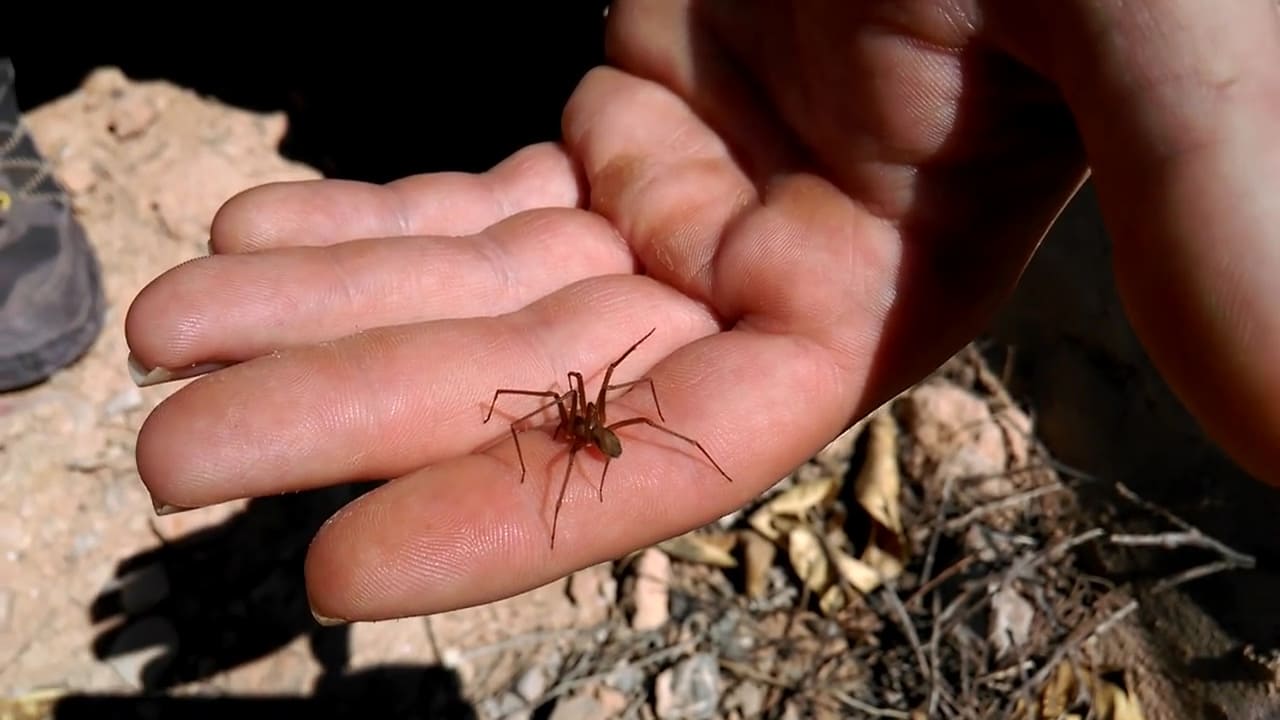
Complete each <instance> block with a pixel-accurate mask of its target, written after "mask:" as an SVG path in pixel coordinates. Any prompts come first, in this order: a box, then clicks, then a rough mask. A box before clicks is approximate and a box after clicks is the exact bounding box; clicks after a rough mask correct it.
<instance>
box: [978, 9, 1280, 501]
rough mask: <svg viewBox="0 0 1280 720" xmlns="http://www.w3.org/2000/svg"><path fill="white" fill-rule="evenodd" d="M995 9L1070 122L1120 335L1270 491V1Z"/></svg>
mask: <svg viewBox="0 0 1280 720" xmlns="http://www.w3.org/2000/svg"><path fill="white" fill-rule="evenodd" d="M1001 6H1002V7H1004V6H1008V9H1009V10H1010V11H1011V12H1008V13H1007V14H1008V15H1011V16H1013V17H1011V18H1005V21H1006V22H1007V23H1008V25H1009V26H1010V27H1011V28H1014V29H1017V30H1019V31H1023V32H1024V35H1025V36H1026V37H1038V38H1042V39H1043V41H1042V42H1039V43H1036V44H1035V45H1034V46H1033V47H1027V48H1025V49H1024V50H1023V52H1024V53H1025V54H1026V56H1027V57H1029V58H1031V61H1032V62H1037V63H1039V64H1041V65H1042V66H1043V67H1044V68H1045V70H1046V72H1048V73H1052V74H1053V75H1054V76H1055V79H1057V80H1058V81H1059V82H1060V83H1061V85H1062V88H1063V94H1064V95H1065V96H1066V97H1067V99H1068V101H1069V102H1070V103H1071V105H1072V106H1073V108H1074V109H1075V110H1076V114H1077V116H1078V117H1079V125H1080V130H1081V132H1082V134H1083V135H1084V137H1085V139H1086V142H1087V144H1088V146H1089V149H1090V156H1091V161H1092V164H1093V168H1094V182H1095V184H1096V185H1097V188H1098V193H1099V199H1100V202H1101V205H1102V209H1103V213H1104V216H1105V218H1106V220H1107V222H1108V228H1109V230H1110V232H1111V233H1112V235H1113V236H1114V238H1115V253H1114V259H1115V264H1116V273H1117V283H1118V287H1119V290H1120V292H1121V295H1122V296H1123V298H1124V300H1125V304H1126V307H1127V308H1129V311H1130V313H1131V319H1132V322H1133V325H1134V329H1135V330H1136V331H1137V333H1138V335H1139V336H1140V337H1141V338H1142V339H1143V341H1144V343H1145V345H1146V347H1147V349H1148V351H1149V352H1150V354H1151V356H1152V359H1153V361H1154V362H1155V364H1156V366H1157V367H1159V368H1160V370H1161V372H1162V373H1163V374H1164V376H1165V378H1166V379H1168V380H1169V382H1170V385H1171V386H1172V387H1173V389H1174V390H1175V391H1176V392H1177V393H1178V394H1179V396H1180V397H1181V398H1182V400H1183V401H1184V402H1185V403H1186V404H1187V405H1188V407H1189V409H1190V410H1191V411H1192V412H1193V413H1195V415H1196V416H1197V418H1198V419H1199V420H1200V421H1201V422H1202V423H1203V424H1204V426H1205V428H1206V430H1207V431H1208V433H1209V435H1210V436H1212V437H1213V438H1215V439H1216V440H1217V441H1218V442H1219V443H1221V444H1222V446H1223V447H1224V448H1225V449H1227V450H1228V451H1229V452H1231V453H1232V454H1233V455H1234V456H1235V459H1236V460H1237V461H1239V462H1240V463H1241V464H1242V465H1243V466H1244V467H1245V468H1246V469H1247V470H1250V471H1252V472H1254V473H1256V474H1257V475H1258V476H1259V477H1260V478H1262V479H1264V480H1268V481H1270V482H1272V483H1275V484H1280V470H1278V468H1280V374H1277V371H1276V368H1278V367H1280V314H1277V313H1276V312H1275V308H1276V307H1277V306H1280V285H1277V284H1276V282H1275V278H1276V277H1280V251H1277V247H1280V246H1278V245H1277V243H1276V242H1275V233H1276V228H1277V227H1280V203H1276V202H1275V200H1274V198H1273V190H1272V189H1271V188H1273V187H1274V186H1275V185H1276V184H1277V182H1280V143H1277V142H1276V140H1275V122H1276V117H1277V109H1278V108H1280V102H1278V101H1277V98H1280V42H1278V40H1280V12H1277V11H1276V5H1275V3H1274V2H1273V1H1272V0H1242V1H1241V2H1234V3H1229V4H1228V5H1224V6H1221V7H1219V6H1217V5H1208V4H1204V3H1198V2H1195V1H1194V0H1170V1H1167V2H1161V3H1158V7H1159V10H1158V11H1156V10H1152V9H1150V8H1148V7H1147V6H1146V5H1145V4H1130V3H1123V2H1115V1H1113V2H1092V3H1078V2H1072V3H1062V4H1061V5H1060V6H1055V13H1054V14H1053V15H1055V16H1056V17H1053V18H1052V19H1051V20H1048V21H1046V20H1045V19H1042V18H1040V17H1039V16H1037V17H1024V16H1023V15H1022V14H1021V13H1019V12H1012V11H1013V10H1015V9H1016V7H1017V4H1016V3H1003V4H1001ZM1005 14H1006V13H1001V16H1003V15H1005ZM1099 28H1105V29H1106V30H1105V33H1103V32H1101V31H1100V30H1099ZM1079 38H1087V39H1088V43H1086V44H1082V43H1081V42H1080V40H1079ZM1099 38H1105V40H1106V41H1105V42H1103V41H1101V40H1099ZM1082 46H1087V47H1090V48H1092V50H1093V51H1092V52H1091V53H1089V54H1085V55H1082V54H1081V53H1080V48H1081V47H1082Z"/></svg>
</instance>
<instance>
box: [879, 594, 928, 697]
mask: <svg viewBox="0 0 1280 720" xmlns="http://www.w3.org/2000/svg"><path fill="white" fill-rule="evenodd" d="M884 590H885V592H884V595H885V597H886V598H888V600H889V606H890V607H891V608H893V612H894V614H895V615H897V616H898V622H899V623H900V624H901V625H902V631H903V632H904V633H906V636H907V640H908V641H909V642H910V643H911V649H912V650H913V651H914V652H915V654H916V662H917V663H918V664H919V665H920V672H921V674H922V675H924V677H926V678H928V679H929V681H930V682H931V683H936V682H937V678H936V677H935V676H934V672H933V669H932V668H931V667H930V666H929V659H928V658H927V657H925V654H924V647H923V646H922V645H921V644H920V636H919V635H918V634H917V633H916V627H915V625H914V624H912V622H911V615H910V614H908V613H907V608H906V606H905V605H903V604H902V598H900V597H898V591H897V590H896V589H895V588H894V587H893V585H892V584H890V583H885V585H884Z"/></svg>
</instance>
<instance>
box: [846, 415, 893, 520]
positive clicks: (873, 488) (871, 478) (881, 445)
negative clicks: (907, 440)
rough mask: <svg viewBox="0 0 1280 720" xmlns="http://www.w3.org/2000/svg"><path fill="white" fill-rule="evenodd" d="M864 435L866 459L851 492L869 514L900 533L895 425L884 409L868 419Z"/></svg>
mask: <svg viewBox="0 0 1280 720" xmlns="http://www.w3.org/2000/svg"><path fill="white" fill-rule="evenodd" d="M868 432H869V435H868V438H867V461H866V463H865V464H864V465H863V466H862V470H861V472H859V473H858V481H857V484H856V485H855V486H854V495H855V496H856V497H857V498H858V504H859V505H861V506H862V507H863V508H865V509H866V511H867V513H868V514H870V515H871V517H872V518H873V519H874V520H875V521H876V522H878V523H880V524H881V525H883V526H884V527H886V528H888V529H889V530H891V531H893V533H894V534H895V535H898V536H901V535H902V514H901V510H900V506H899V490H900V488H901V485H902V477H901V475H900V474H899V472H898V442H897V440H898V426H897V424H896V423H895V422H894V420H893V416H891V415H890V414H889V413H887V412H880V413H877V414H876V416H875V417H874V418H872V420H871V424H870V428H869V430H868Z"/></svg>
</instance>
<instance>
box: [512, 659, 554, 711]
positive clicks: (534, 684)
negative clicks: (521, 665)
mask: <svg viewBox="0 0 1280 720" xmlns="http://www.w3.org/2000/svg"><path fill="white" fill-rule="evenodd" d="M546 691H547V671H546V668H544V667H542V666H541V665H535V666H533V667H531V668H529V669H528V670H525V671H524V673H522V674H521V675H520V679H519V680H517V681H516V694H518V695H519V696H520V697H522V698H524V699H525V701H526V702H528V703H529V704H531V705H536V704H537V703H538V702H539V701H540V700H541V699H542V695H543V693H545V692H546Z"/></svg>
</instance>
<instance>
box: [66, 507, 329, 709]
mask: <svg viewBox="0 0 1280 720" xmlns="http://www.w3.org/2000/svg"><path fill="white" fill-rule="evenodd" d="M352 496H353V492H352V491H351V490H348V489H344V488H338V489H330V490H325V491H320V492H313V493H302V494H294V495H286V496H276V497H270V498H263V499H257V500H254V501H252V502H251V503H250V504H249V506H248V507H247V508H246V510H245V511H244V512H242V513H240V514H238V515H236V516H234V517H232V518H231V519H229V520H227V521H226V522H225V523H223V524H221V525H219V526H216V527H212V528H207V529H204V530H201V531H198V532H195V533H192V534H191V535H189V536H187V537H184V538H181V539H180V540H177V541H175V542H171V543H167V544H164V545H162V546H160V547H158V548H155V549H153V550H148V551H146V552H143V553H139V554H137V555H134V556H133V557H130V558H127V559H125V560H124V561H122V562H121V563H120V565H119V566H118V567H117V569H116V573H115V578H114V580H113V581H112V582H111V583H110V584H109V585H108V586H107V587H106V588H104V589H103V591H102V592H101V593H100V594H99V595H98V596H97V597H96V598H95V600H94V603H93V605H92V607H91V609H90V617H91V620H92V622H94V623H102V622H106V621H112V620H116V621H118V622H114V623H112V625H111V626H110V627H109V628H108V629H105V630H103V631H102V632H101V633H100V634H99V635H98V636H97V638H96V639H95V640H94V644H93V652H94V656H95V657H97V658H98V659H100V660H106V661H109V662H112V663H113V664H116V665H117V669H118V670H120V671H121V672H122V674H124V675H126V676H131V675H132V676H134V677H132V678H131V679H133V680H135V681H136V682H137V683H139V684H140V685H141V686H142V688H143V689H144V690H156V689H164V688H169V687H172V686H174V685H178V684H182V683H186V682H192V681H196V680H202V679H205V678H208V677H210V676H213V675H215V674H217V673H219V672H222V671H225V670H228V669H230V668H233V667H236V666H238V665H241V664H243V663H245V662H249V661H252V660H255V659H258V658H261V657H264V656H266V655H268V654H269V653H271V652H273V651H275V650H277V649H279V648H280V647H282V646H284V645H286V644H288V643H289V642H291V641H292V640H293V639H295V638H296V637H298V636H299V635H303V634H311V635H313V638H312V645H313V652H314V653H316V654H317V656H319V657H318V659H319V660H320V662H321V663H322V664H323V665H325V667H326V670H330V671H332V670H334V669H338V670H340V669H341V668H342V666H344V665H345V662H346V642H345V637H346V635H345V633H346V631H345V629H343V628H321V627H320V626H319V625H317V624H316V622H315V621H314V619H313V618H312V616H311V611H310V608H309V605H308V603H307V597H306V590H305V586H304V583H303V573H302V566H303V560H304V558H305V555H306V549H307V545H308V543H309V542H310V540H311V537H312V536H313V535H314V534H315V532H316V530H317V528H319V526H320V525H321V524H322V523H323V522H324V521H325V519H326V518H328V517H329V516H330V515H331V514H332V513H333V512H334V511H336V510H337V509H338V508H339V507H340V506H341V505H343V504H345V503H346V502H347V501H349V500H350V499H351V498H352ZM330 635H341V636H342V637H341V638H331V637H329V636H330ZM321 636H323V637H321ZM333 640H337V642H333ZM317 641H323V642H317ZM319 648H324V650H320V649H319ZM130 658H137V659H136V660H133V659H130ZM134 664H141V667H140V668H138V669H137V670H136V671H135V670H132V669H131V667H132V665H134Z"/></svg>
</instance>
